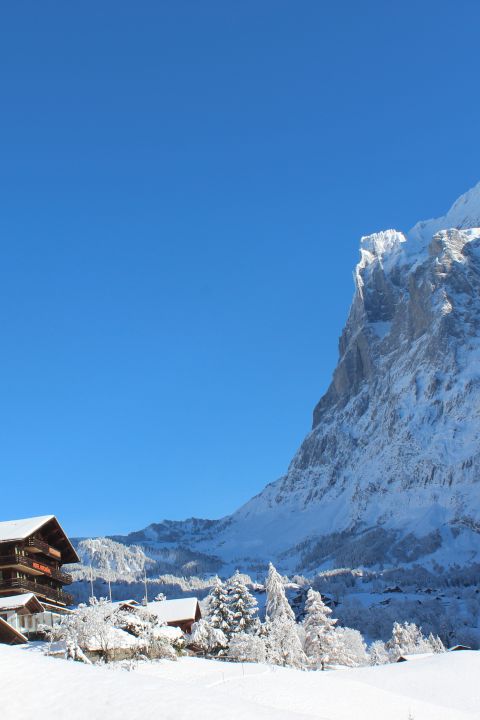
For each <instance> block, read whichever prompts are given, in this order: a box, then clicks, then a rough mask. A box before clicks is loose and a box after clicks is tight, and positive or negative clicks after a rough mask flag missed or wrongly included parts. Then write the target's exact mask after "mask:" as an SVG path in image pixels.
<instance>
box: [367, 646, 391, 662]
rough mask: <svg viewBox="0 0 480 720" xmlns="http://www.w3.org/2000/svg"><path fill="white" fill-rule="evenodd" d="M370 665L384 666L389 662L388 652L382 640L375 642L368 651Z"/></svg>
mask: <svg viewBox="0 0 480 720" xmlns="http://www.w3.org/2000/svg"><path fill="white" fill-rule="evenodd" d="M368 657H369V661H370V665H386V664H387V663H388V662H390V659H389V657H388V651H387V649H386V647H385V643H384V642H383V640H375V642H373V643H372V644H371V645H370V648H369V651H368Z"/></svg>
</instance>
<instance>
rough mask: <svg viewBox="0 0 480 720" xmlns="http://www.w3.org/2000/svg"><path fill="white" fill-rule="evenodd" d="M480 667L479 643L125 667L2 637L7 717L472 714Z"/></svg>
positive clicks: (426, 718) (400, 717)
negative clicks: (387, 654) (356, 656)
mask: <svg viewBox="0 0 480 720" xmlns="http://www.w3.org/2000/svg"><path fill="white" fill-rule="evenodd" d="M479 672H480V654H479V653H477V652H460V653H447V654H444V655H437V656H433V657H428V658H425V659H421V660H418V661H416V662H412V663H402V664H396V665H389V666H383V667H373V668H362V669H354V670H345V671H340V670H338V671H330V672H324V673H322V672H302V671H300V670H293V669H287V668H273V667H269V666H265V665H252V664H245V665H241V664H234V663H221V662H218V661H214V660H201V659H198V658H183V659H180V660H179V661H178V662H170V661H163V662H158V663H146V664H144V665H140V666H139V667H138V669H136V670H133V671H132V672H126V671H125V670H120V669H117V670H114V669H111V668H109V667H99V666H93V667H92V666H85V665H82V664H80V663H73V662H68V661H66V660H60V659H53V658H47V657H44V656H43V655H41V654H40V652H39V651H35V650H33V651H32V650H31V649H25V648H19V647H16V648H10V647H6V646H2V645H0V677H1V678H2V682H3V684H4V687H8V689H9V691H8V693H3V694H2V720H30V719H31V718H33V717H36V716H37V715H38V712H39V708H41V715H42V717H43V716H44V717H55V718H58V720H86V718H91V719H92V720H96V719H97V718H115V720H133V719H134V718H142V720H149V719H150V718H151V719H152V720H158V718H162V719H164V720H169V719H170V718H172V719H173V718H175V720H182V719H185V720H186V719H188V718H195V720H197V719H198V718H209V720H217V719H218V720H220V719H221V720H224V718H227V717H228V718H232V720H237V719H238V720H240V719H241V720H247V719H248V720H252V718H255V719H257V718H258V720H260V719H261V718H268V719H269V720H270V719H273V718H275V720H280V719H282V720H283V719H285V720H287V719H288V720H295V719H296V718H299V719H300V718H319V719H321V720H352V718H356V720H385V718H389V719H390V720H407V719H408V717H409V716H410V717H414V718H415V719H416V720H420V719H421V720H467V719H470V720H471V719H472V718H479V717H480V715H479V710H478V708H479V707H480V691H479V688H478V682H477V678H478V674H479ZM25 678H35V682H34V683H32V682H31V683H29V682H27V683H25ZM39 688H41V697H40V696H39V691H38V689H39ZM409 714H410V715H409Z"/></svg>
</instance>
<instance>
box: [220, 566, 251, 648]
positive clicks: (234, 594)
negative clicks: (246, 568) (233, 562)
mask: <svg viewBox="0 0 480 720" xmlns="http://www.w3.org/2000/svg"><path fill="white" fill-rule="evenodd" d="M227 590H228V597H229V608H230V612H231V614H232V619H231V624H230V628H231V633H232V634H236V633H248V632H254V631H255V630H256V628H257V627H258V617H257V616H258V603H257V601H256V599H255V597H254V596H253V595H252V594H251V593H250V592H249V591H248V588H247V586H246V585H245V583H244V582H243V580H242V576H241V575H240V573H239V572H238V570H237V571H236V573H235V574H234V575H233V577H231V578H230V580H229V582H228V585H227Z"/></svg>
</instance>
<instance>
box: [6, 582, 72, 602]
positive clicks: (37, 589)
mask: <svg viewBox="0 0 480 720" xmlns="http://www.w3.org/2000/svg"><path fill="white" fill-rule="evenodd" d="M22 592H32V593H34V594H35V595H37V596H38V597H39V598H40V599H42V598H43V599H44V600H48V601H49V602H54V603H57V604H59V605H73V603H74V599H73V595H70V593H66V592H64V591H63V590H60V588H53V587H50V586H49V585H42V584H41V583H35V582H32V581H31V580H23V579H22V578H15V579H12V580H0V596H1V595H5V594H7V593H9V594H13V595H16V594H20V593H22Z"/></svg>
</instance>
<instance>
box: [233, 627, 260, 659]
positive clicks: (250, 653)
mask: <svg viewBox="0 0 480 720" xmlns="http://www.w3.org/2000/svg"><path fill="white" fill-rule="evenodd" d="M228 657H229V658H230V659H232V660H236V661H238V662H257V663H263V662H265V660H266V659H267V648H266V644H265V639H264V637H261V636H260V635H253V634H252V633H237V634H236V635H233V636H232V639H231V640H230V643H229V646H228Z"/></svg>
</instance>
